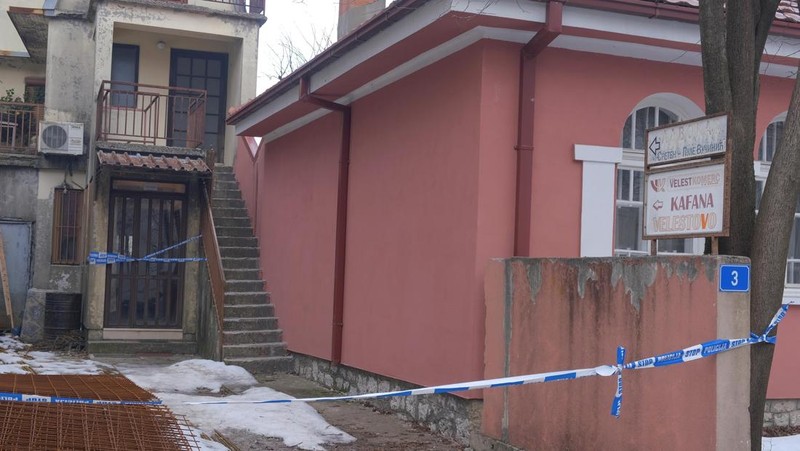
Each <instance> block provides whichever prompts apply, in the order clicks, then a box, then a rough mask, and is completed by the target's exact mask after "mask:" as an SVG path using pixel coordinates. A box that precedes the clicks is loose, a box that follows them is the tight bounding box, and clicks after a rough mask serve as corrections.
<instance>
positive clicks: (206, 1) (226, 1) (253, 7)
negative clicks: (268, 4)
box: [165, 0, 266, 14]
mask: <svg viewBox="0 0 800 451" xmlns="http://www.w3.org/2000/svg"><path fill="white" fill-rule="evenodd" d="M165 1H168V2H173V3H183V4H185V5H199V6H209V7H211V8H214V7H218V8H219V7H221V8H220V9H223V8H224V9H226V10H229V11H236V12H243V13H244V12H246V13H250V14H264V3H265V1H266V0H165Z"/></svg>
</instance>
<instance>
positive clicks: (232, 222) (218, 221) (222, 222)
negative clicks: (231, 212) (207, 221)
mask: <svg viewBox="0 0 800 451" xmlns="http://www.w3.org/2000/svg"><path fill="white" fill-rule="evenodd" d="M214 225H215V226H216V227H217V228H218V229H220V228H223V227H248V228H250V218H249V217H248V216H239V217H229V218H214Z"/></svg>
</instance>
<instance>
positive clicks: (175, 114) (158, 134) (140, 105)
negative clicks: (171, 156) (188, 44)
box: [97, 80, 206, 148]
mask: <svg viewBox="0 0 800 451" xmlns="http://www.w3.org/2000/svg"><path fill="white" fill-rule="evenodd" d="M205 115H206V91H204V90H201V89H188V88H176V87H167V86H155V85H146V84H141V83H128V82H118V81H114V82H111V81H108V80H106V81H104V82H103V83H102V85H101V86H100V92H99V93H98V94H97V141H100V142H108V143H114V142H116V143H124V144H136V145H149V146H167V147H184V148H196V147H199V146H200V145H202V143H203V136H204V132H205Z"/></svg>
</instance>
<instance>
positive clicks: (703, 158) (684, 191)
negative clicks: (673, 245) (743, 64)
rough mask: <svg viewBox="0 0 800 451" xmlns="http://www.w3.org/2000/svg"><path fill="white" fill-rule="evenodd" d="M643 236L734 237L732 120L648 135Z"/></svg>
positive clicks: (694, 123) (677, 125)
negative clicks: (730, 138)
mask: <svg viewBox="0 0 800 451" xmlns="http://www.w3.org/2000/svg"><path fill="white" fill-rule="evenodd" d="M646 143H647V149H645V175H644V183H645V192H644V208H643V216H644V217H643V220H642V229H643V230H642V236H643V238H644V239H646V240H654V241H653V246H652V249H651V252H652V253H653V255H655V252H656V249H657V243H656V241H655V240H658V239H668V238H697V237H710V238H712V240H713V243H712V248H713V251H714V254H717V249H718V246H717V239H718V237H721V236H728V235H729V231H730V224H729V222H730V221H729V216H730V208H729V206H730V204H729V202H730V199H729V198H730V183H729V179H730V153H729V152H728V149H729V148H730V145H729V143H728V115H727V114H722V115H715V116H706V117H702V118H699V119H695V120H691V121H686V122H679V123H675V124H670V125H667V126H664V127H658V128H655V129H651V130H648V131H647V139H646Z"/></svg>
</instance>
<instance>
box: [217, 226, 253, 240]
mask: <svg viewBox="0 0 800 451" xmlns="http://www.w3.org/2000/svg"><path fill="white" fill-rule="evenodd" d="M216 231H217V237H221V236H241V237H251V236H253V228H252V227H220V226H217V227H216Z"/></svg>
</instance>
